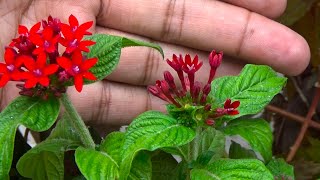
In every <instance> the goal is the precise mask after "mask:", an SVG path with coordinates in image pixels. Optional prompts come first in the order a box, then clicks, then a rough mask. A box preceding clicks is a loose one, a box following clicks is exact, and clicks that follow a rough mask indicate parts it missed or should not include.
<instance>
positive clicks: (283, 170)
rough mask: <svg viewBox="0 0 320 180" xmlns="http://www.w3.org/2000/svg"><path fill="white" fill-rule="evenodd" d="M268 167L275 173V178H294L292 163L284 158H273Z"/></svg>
mask: <svg viewBox="0 0 320 180" xmlns="http://www.w3.org/2000/svg"><path fill="white" fill-rule="evenodd" d="M267 168H268V169H269V170H270V172H271V173H272V174H273V176H274V179H286V180H293V179H294V168H293V166H291V165H290V164H287V163H286V162H285V161H284V160H283V159H272V160H271V161H270V162H269V163H268V164H267Z"/></svg>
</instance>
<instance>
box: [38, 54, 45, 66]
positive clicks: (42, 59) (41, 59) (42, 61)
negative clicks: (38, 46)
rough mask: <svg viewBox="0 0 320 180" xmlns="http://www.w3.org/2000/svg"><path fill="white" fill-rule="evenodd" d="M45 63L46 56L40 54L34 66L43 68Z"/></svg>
mask: <svg viewBox="0 0 320 180" xmlns="http://www.w3.org/2000/svg"><path fill="white" fill-rule="evenodd" d="M46 63H47V54H46V53H40V54H39V55H38V57H37V61H36V66H37V67H39V68H43V67H44V66H45V65H46Z"/></svg>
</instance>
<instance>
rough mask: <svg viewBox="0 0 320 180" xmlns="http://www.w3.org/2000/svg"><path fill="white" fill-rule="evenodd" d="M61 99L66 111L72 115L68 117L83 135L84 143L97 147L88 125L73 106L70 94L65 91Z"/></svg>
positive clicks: (81, 135)
mask: <svg viewBox="0 0 320 180" xmlns="http://www.w3.org/2000/svg"><path fill="white" fill-rule="evenodd" d="M60 101H61V104H62V105H63V106H64V108H65V113H68V114H69V116H70V118H67V119H68V120H71V124H72V126H73V127H74V128H75V129H76V131H77V132H78V133H79V136H80V137H81V140H82V143H83V145H84V146H85V147H87V148H92V149H93V148H94V147H95V143H94V141H93V139H92V137H91V135H90V132H89V130H88V128H87V127H86V125H85V124H84V122H83V120H82V118H81V117H80V115H79V114H78V112H77V110H76V109H75V107H74V106H73V104H72V102H71V101H70V99H69V97H68V95H67V94H66V93H64V94H63V95H62V97H61V99H60Z"/></svg>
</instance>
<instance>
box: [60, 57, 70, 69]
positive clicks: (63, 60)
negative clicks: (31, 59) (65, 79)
mask: <svg viewBox="0 0 320 180" xmlns="http://www.w3.org/2000/svg"><path fill="white" fill-rule="evenodd" d="M57 63H58V64H59V66H61V67H62V68H63V69H66V70H68V69H70V68H71V67H72V62H71V60H70V59H68V58H66V57H63V56H62V57H58V58H57Z"/></svg>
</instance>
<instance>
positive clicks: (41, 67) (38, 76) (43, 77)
mask: <svg viewBox="0 0 320 180" xmlns="http://www.w3.org/2000/svg"><path fill="white" fill-rule="evenodd" d="M46 61H47V55H46V54H44V53H42V54H39V55H38V58H37V60H36V61H35V60H34V59H33V58H31V57H30V56H24V57H23V63H24V65H25V67H26V68H27V70H28V72H24V73H23V76H24V77H23V78H24V79H26V83H25V85H24V87H25V88H33V87H35V86H36V85H37V83H39V84H40V85H42V86H44V87H47V86H49V83H50V79H49V77H48V76H49V75H51V74H53V73H55V72H57V70H58V68H59V66H58V65H57V64H46Z"/></svg>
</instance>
